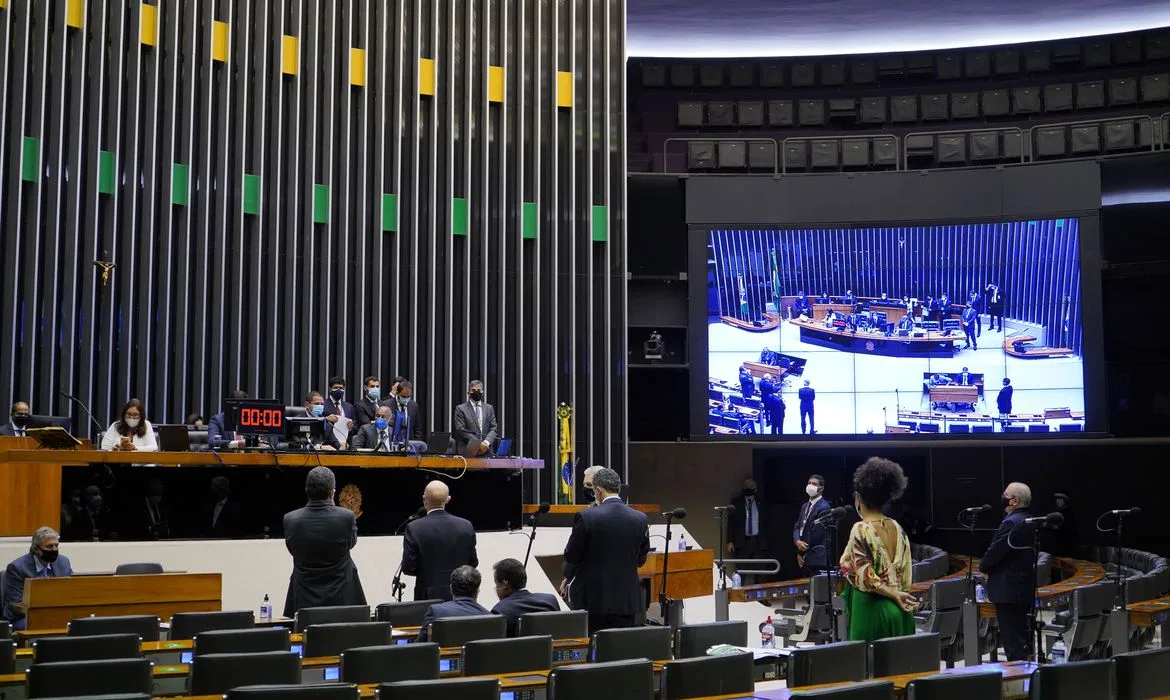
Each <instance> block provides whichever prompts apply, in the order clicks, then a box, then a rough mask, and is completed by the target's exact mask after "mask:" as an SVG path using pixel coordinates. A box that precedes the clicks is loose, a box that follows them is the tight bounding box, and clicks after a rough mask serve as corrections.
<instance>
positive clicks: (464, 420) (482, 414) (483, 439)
mask: <svg viewBox="0 0 1170 700" xmlns="http://www.w3.org/2000/svg"><path fill="white" fill-rule="evenodd" d="M497 436H498V429H497V426H496V409H494V408H492V406H491V404H488V403H485V402H484V400H483V382H481V381H479V380H478V379H473V380H471V383H470V384H468V385H467V402H466V403H461V404H459V405H458V406H456V407H455V441H456V443H457V445H456V446H457V447H458V449H459V452H460V453H461V454H464V455H466V456H468V457H483V456H487V455H490V454H491V449H492V443H493V442H495V440H496V437H497Z"/></svg>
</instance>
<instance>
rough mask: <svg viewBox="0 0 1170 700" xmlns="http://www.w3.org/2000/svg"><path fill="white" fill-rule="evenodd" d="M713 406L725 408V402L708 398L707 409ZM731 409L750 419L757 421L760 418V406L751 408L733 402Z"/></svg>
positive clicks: (720, 408) (719, 408)
mask: <svg viewBox="0 0 1170 700" xmlns="http://www.w3.org/2000/svg"><path fill="white" fill-rule="evenodd" d="M712 408H714V409H718V410H723V402H722V401H716V400H715V399H707V409H708V410H710V409H712ZM731 410H732V411H733V412H735V413H738V414H739V415H740V416H742V417H744V418H746V419H748V420H750V421H757V420H759V419H760V409H758V408H749V407H748V406H736V405H735V404H731Z"/></svg>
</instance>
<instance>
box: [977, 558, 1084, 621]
mask: <svg viewBox="0 0 1170 700" xmlns="http://www.w3.org/2000/svg"><path fill="white" fill-rule="evenodd" d="M1052 565H1053V566H1054V567H1056V566H1059V567H1060V569H1061V571H1063V572H1064V573H1065V574H1066V575H1065V578H1064V579H1062V580H1061V581H1060V582H1059V583H1054V584H1052V585H1049V586H1041V587H1040V588H1038V589H1036V597H1037V598H1038V599H1039V600H1040V607H1042V608H1045V609H1050V608H1059V607H1062V606H1065V605H1068V604H1070V603H1071V602H1072V593H1073V590H1075V589H1077V588H1080V587H1081V586H1089V585H1092V584H1094V583H1098V582H1099V581H1101V580H1102V579H1103V578H1105V567H1103V566H1101V565H1100V564H1098V563H1096V562H1092V561H1085V560H1083V559H1066V558H1064V557H1054V558H1053V559H1052ZM979 616H980V617H995V606H994V605H992V604H991V603H987V602H983V603H980V604H979Z"/></svg>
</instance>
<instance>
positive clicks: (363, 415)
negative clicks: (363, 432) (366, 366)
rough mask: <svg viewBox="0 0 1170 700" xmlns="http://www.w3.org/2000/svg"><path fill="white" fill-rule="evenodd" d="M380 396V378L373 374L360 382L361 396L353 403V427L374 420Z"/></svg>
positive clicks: (359, 426)
mask: <svg viewBox="0 0 1170 700" xmlns="http://www.w3.org/2000/svg"><path fill="white" fill-rule="evenodd" d="M381 397H382V382H381V380H379V379H378V378H377V377H374V376H370V377H366V379H365V381H363V382H362V396H361V398H360V399H358V400H357V401H356V402H354V404H353V426H354V428H355V429H359V428H361V427H362V426H363V425H369V424H370V423H373V422H374V417H375V416H376V415H377V413H378V402H379V401H380V400H381Z"/></svg>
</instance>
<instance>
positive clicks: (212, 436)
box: [207, 389, 248, 450]
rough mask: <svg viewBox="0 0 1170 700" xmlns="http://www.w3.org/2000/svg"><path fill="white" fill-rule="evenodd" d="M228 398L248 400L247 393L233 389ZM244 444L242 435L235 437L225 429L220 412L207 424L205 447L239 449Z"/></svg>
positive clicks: (225, 425)
mask: <svg viewBox="0 0 1170 700" xmlns="http://www.w3.org/2000/svg"><path fill="white" fill-rule="evenodd" d="M228 398H231V399H246V398H248V392H246V391H242V390H240V389H233V390H232V391H231V393H229V394H228ZM245 444H246V443H245V440H244V436H243V435H236V434H235V433H233V432H232V431H230V430H228V429H227V424H226V423H225V421H224V417H223V412H222V411H220V412H219V413H217V414H215V415H214V416H212V417H211V420H210V421H209V422H208V423H207V446H208V447H209V448H211V449H213V450H223V449H241V448H243V447H244V446H245Z"/></svg>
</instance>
